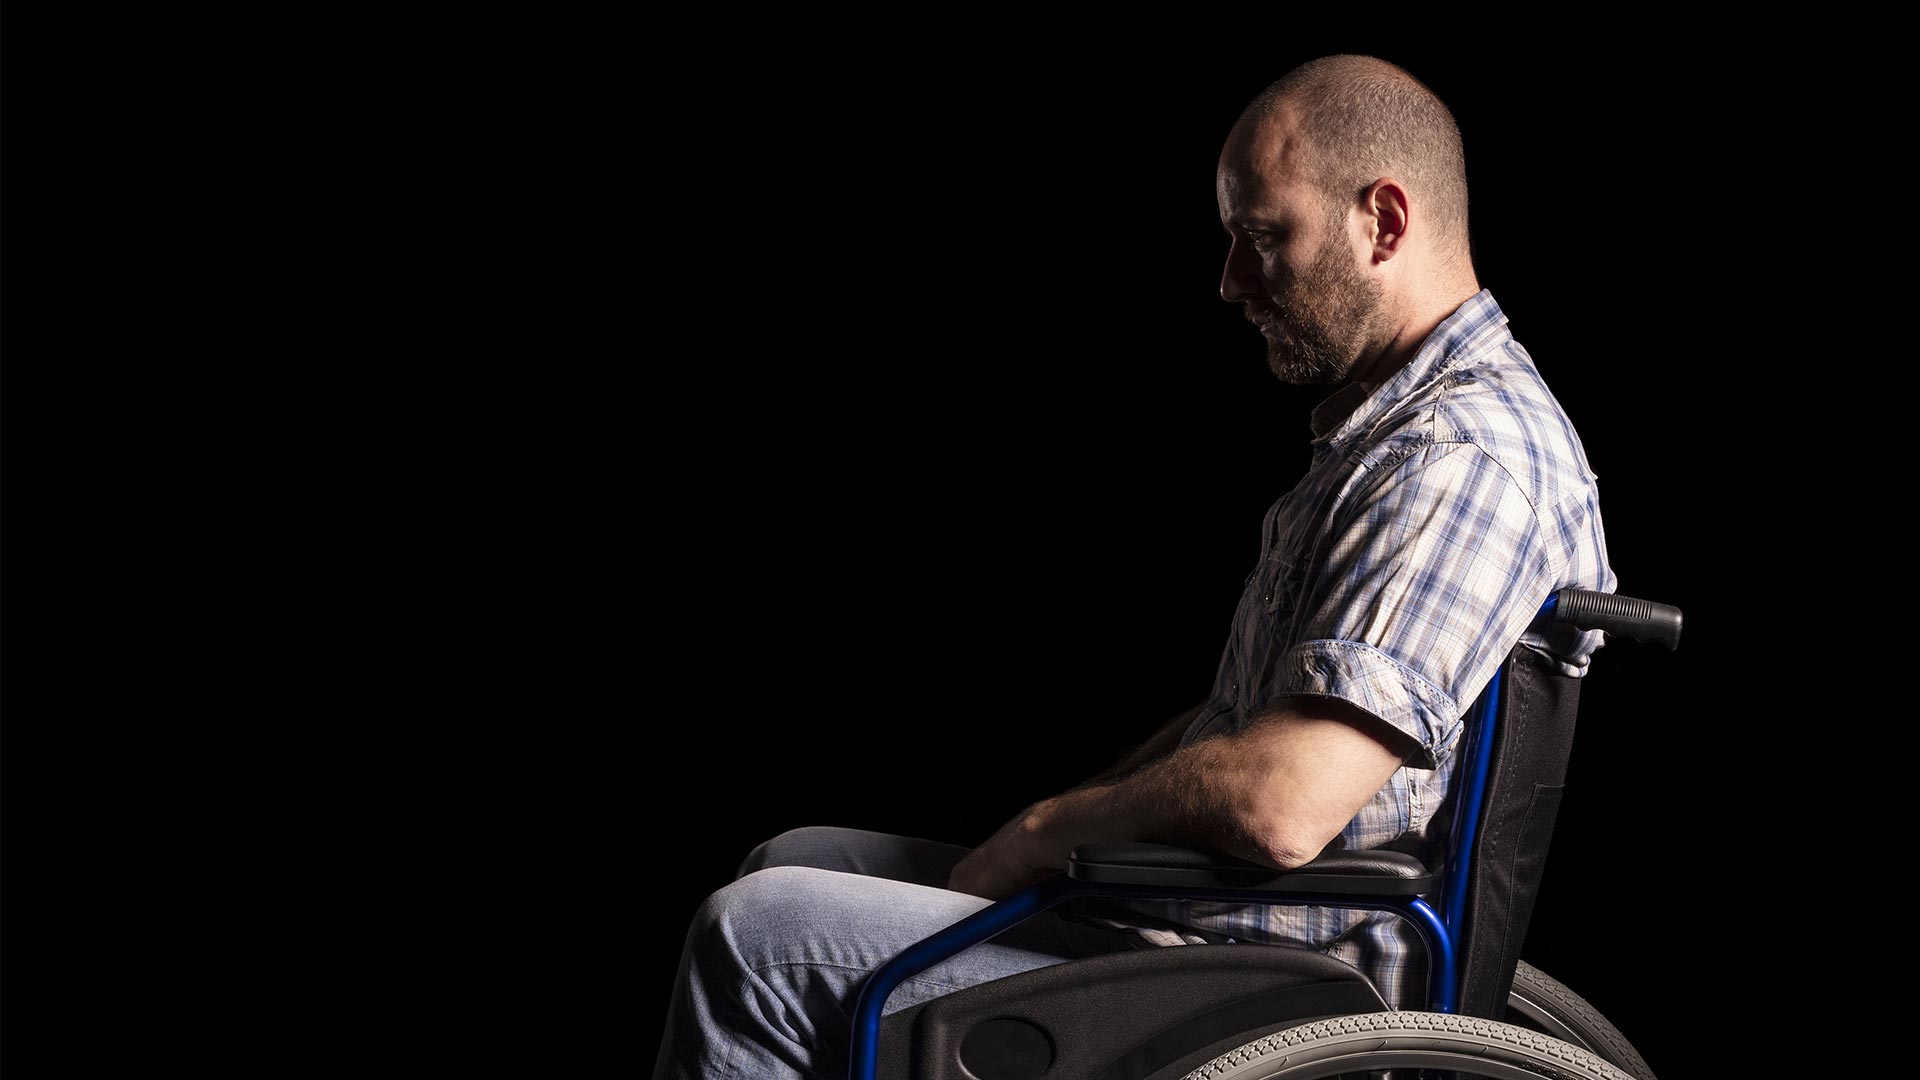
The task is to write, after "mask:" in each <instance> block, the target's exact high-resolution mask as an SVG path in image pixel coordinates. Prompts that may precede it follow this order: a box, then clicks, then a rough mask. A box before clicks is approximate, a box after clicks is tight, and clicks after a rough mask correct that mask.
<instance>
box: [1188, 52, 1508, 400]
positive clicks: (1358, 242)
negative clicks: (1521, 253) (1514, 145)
mask: <svg viewBox="0 0 1920 1080" xmlns="http://www.w3.org/2000/svg"><path fill="white" fill-rule="evenodd" d="M1215 190H1216V194H1217V196H1218V199H1219V203H1220V220H1221V223H1222V224H1223V225H1224V226H1225V227H1226V230H1227V233H1228V235H1229V236H1230V237H1231V238H1232V242H1231V245H1230V246H1229V248H1228V251H1227V265H1226V269H1225V271H1224V273H1223V274H1222V275H1221V279H1220V296H1221V298H1222V299H1224V300H1228V301H1233V302H1237V303H1241V304H1243V305H1245V311H1246V316H1247V318H1248V319H1249V320H1251V321H1253V322H1254V323H1255V324H1257V325H1259V326H1260V327H1261V332H1262V334H1264V335H1265V337H1266V339H1267V363H1268V365H1269V366H1270V367H1272V368H1273V371H1274V374H1276V375H1278V376H1279V377H1280V378H1281V379H1283V380H1285V381H1287V382H1298V383H1309V382H1323V383H1333V382H1339V381H1341V380H1343V379H1346V378H1348V377H1350V376H1361V375H1366V374H1372V373H1377V372H1378V370H1379V368H1380V367H1381V365H1382V364H1383V362H1390V361H1391V360H1392V359H1395V358H1398V359H1404V356H1400V357H1394V356H1393V355H1392V354H1393V353H1395V351H1396V349H1399V350H1400V351H1404V343H1400V344H1398V345H1397V344H1396V342H1397V338H1398V336H1399V335H1400V334H1401V332H1402V331H1403V330H1404V328H1405V327H1406V326H1407V325H1408V323H1409V322H1410V321H1417V320H1419V319H1420V318H1422V317H1424V316H1425V315H1426V314H1427V313H1428V310H1429V309H1432V308H1433V307H1434V305H1435V303H1437V302H1440V301H1438V300H1436V298H1441V297H1453V299H1452V301H1451V302H1452V304H1453V305H1456V306H1457V304H1458V302H1459V299H1460V297H1458V296H1455V295H1454V294H1457V293H1458V292H1459V291H1460V290H1461V289H1462V288H1464V287H1465V286H1466V285H1467V284H1469V283H1471V282H1472V281H1473V264H1472V258H1471V252H1470V248H1469V245H1468V238H1467V181H1466V166H1465V160H1464V157H1463V155H1462V151H1461V144H1460V129H1459V127H1458V126H1457V125H1456V124H1455V123H1454V120H1453V115H1452V113H1451V112H1450V111H1449V110H1448V109H1447V107H1446V105H1445V104H1443V103H1442V102H1441V101H1440V99H1439V98H1437V97H1435V96H1434V94H1433V92H1432V91H1430V90H1428V89H1427V88H1426V87H1425V86H1423V85H1421V83H1420V82H1419V81H1418V80H1417V79H1415V78H1414V77H1413V76H1411V75H1409V74H1407V73H1406V72H1405V71H1403V70H1401V69H1400V68H1398V67H1395V66H1394V65H1392V64H1389V63H1387V62H1386V61H1384V60H1378V59H1375V58H1373V57H1370V56H1328V57H1322V58H1320V59H1318V60H1313V61H1310V62H1308V63H1306V64H1302V65H1301V66H1299V67H1297V68H1295V69H1294V70H1293V71H1291V72H1288V73H1287V74H1286V75H1285V76H1284V77H1283V78H1281V79H1280V80H1279V81H1278V82H1276V83H1274V84H1273V85H1272V86H1269V87H1267V89H1266V90H1264V91H1262V92H1261V94H1260V96H1258V97H1256V98H1254V100H1253V101H1252V102H1251V103H1250V104H1248V106H1247V107H1246V109H1245V110H1244V111H1243V112H1242V113H1241V116H1240V120H1239V122H1238V123H1236V124H1235V125H1234V128H1233V132H1232V133H1231V134H1230V135H1228V137H1227V144H1226V147H1225V148H1224V149H1223V150H1222V151H1221V155H1220V165H1219V170H1218V172H1217V173H1216V189H1215ZM1474 288H1475V289H1477V288H1478V286H1477V285H1474ZM1422 336H1424V334H1423V335H1422ZM1416 344H1417V342H1416Z"/></svg>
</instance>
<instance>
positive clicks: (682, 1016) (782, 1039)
mask: <svg viewBox="0 0 1920 1080" xmlns="http://www.w3.org/2000/svg"><path fill="white" fill-rule="evenodd" d="M968 850H970V849H968V848H964V847H960V846H959V845H957V844H943V843H939V842H938V841H933V840H916V839H913V838H911V837H905V836H893V835H890V834H887V833H877V832H867V831H864V830H860V829H836V828H825V827H816V828H807V829H794V830H792V831H791V832H786V833H782V834H781V835H779V836H776V837H774V838H773V839H772V840H769V841H767V842H766V843H764V844H761V845H760V846H759V847H757V848H755V849H754V850H753V853H752V854H750V855H748V856H747V859H746V862H744V863H742V864H741V866H740V871H739V873H738V875H736V878H735V880H734V882H733V884H731V885H728V886H726V887H725V888H723V889H720V890H719V891H717V892H715V893H714V894H713V895H711V896H709V897H708V898H707V900H706V903H704V904H702V905H701V906H700V910H699V911H698V912H697V913H695V915H694V918H693V925H692V926H691V927H690V928H689V929H688V931H687V939H686V944H685V945H684V946H683V947H682V949H681V953H680V972H679V975H678V977H677V979H678V981H677V982H676V983H675V985H674V991H673V1004H672V1006H671V1008H670V1010H669V1012H668V1015H667V1029H666V1037H665V1039H664V1040H663V1041H662V1043H661V1045H660V1054H659V1057H658V1059H657V1061H656V1063H655V1065H654V1072H653V1075H654V1078H655V1080H692V1078H701V1080H717V1078H719V1077H727V1078H730V1080H731V1078H756V1080H757V1078H761V1077H768V1078H772V1077H782V1078H785V1077H821V1078H832V1080H839V1078H841V1077H844V1076H846V1074H847V1043H848V1040H849V1038H850V1034H851V1031H852V1027H853V1002H854V996H855V995H856V994H858V993H859V990H860V983H861V980H863V979H864V978H866V976H867V974H868V973H869V972H871V971H872V970H873V969H874V968H876V967H879V966H880V965H881V964H884V963H886V962H887V961H888V960H891V959H893V957H894V956H895V955H897V954H898V953H899V952H900V951H901V950H903V949H905V948H906V947H907V946H909V945H911V944H913V943H914V942H916V941H919V940H920V939H921V938H924V937H926V936H927V935H929V934H932V933H934V932H935V931H937V930H940V929H941V928H943V927H946V926H950V925H952V924H953V923H955V922H958V921H959V920H961V919H963V918H965V917H966V916H968V915H971V914H973V913H974V912H976V911H979V910H980V909H981V908H984V907H986V906H988V904H990V903H991V901H988V900H985V899H982V898H981V897H978V896H969V895H967V894H966V893H956V892H949V891H948V890H947V889H946V888H945V885H946V882H947V875H948V873H949V872H950V871H951V870H952V869H953V866H954V864H955V863H957V862H959V861H960V859H961V858H962V857H963V856H965V855H966V854H967V852H968ZM1142 947H1146V948H1154V947H1157V946H1153V945H1149V944H1146V943H1145V942H1144V939H1141V938H1139V937H1138V936H1137V935H1133V934H1128V933H1125V932H1123V931H1118V930H1109V929H1106V928H1104V927H1100V926H1093V925H1089V924H1085V923H1078V922H1074V921H1072V920H1070V919H1063V918H1061V917H1060V915H1059V913H1058V912H1057V911H1045V912H1041V913H1040V914H1039V915H1036V916H1034V917H1033V918H1031V919H1028V920H1027V921H1025V922H1023V923H1021V924H1019V925H1018V926H1015V927H1012V928H1011V929H1008V930H1006V931H1004V932H1002V933H1001V934H999V935H998V936H997V937H995V938H993V939H992V940H990V941H986V942H982V943H981V944H978V945H975V946H973V947H972V948H969V949H966V950H964V951H962V952H961V953H960V954H959V955H957V956H954V957H951V958H949V959H947V960H945V961H942V962H941V963H939V964H935V965H934V966H933V967H930V968H928V969H927V970H926V971H924V972H922V973H920V974H919V975H917V976H914V977H913V978H911V979H907V980H906V981H904V982H902V983H901V984H900V986H899V987H898V988H897V989H895V990H894V992H893V996H892V997H890V998H888V999H887V1004H886V1007H885V1009H884V1010H883V1011H884V1012H888V1013H891V1012H897V1011H899V1010H901V1009H904V1008H906V1007H908V1006H910V1005H914V1004H917V1003H919V1002H922V1001H926V1000H928V999H930V998H936V997H940V996H942V995H944V994H947V993H951V992H952V991H954V990H958V989H961V988H963V987H968V986H973V985H975V984H977V983H983V982H988V981H990V980H993V979H999V978H1003V977H1005V976H1008V975H1013V974H1017V973H1019V972H1022V971H1028V970H1031V969H1033V968H1037V967H1045V966H1047V965H1049V964H1057V963H1060V962H1061V961H1063V960H1071V959H1077V958H1079V957H1083V956H1094V955H1098V954H1101V953H1109V952H1118V951H1122V950H1126V949H1133V948H1142Z"/></svg>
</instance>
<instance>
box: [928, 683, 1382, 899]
mask: <svg viewBox="0 0 1920 1080" xmlns="http://www.w3.org/2000/svg"><path fill="white" fill-rule="evenodd" d="M1176 726H1177V725H1169V728H1173V727H1176ZM1166 734H1167V732H1166V731H1164V730H1163V731H1162V732H1161V734H1160V735H1157V736H1155V740H1154V741H1158V740H1159V739H1160V738H1161V737H1162V736H1164V735H1166ZM1174 741H1175V742H1178V735H1177V734H1176V735H1175V736H1174ZM1148 745H1149V746H1150V745H1152V743H1151V742H1150V743H1149V744H1148ZM1147 749H1148V746H1142V747H1141V748H1139V750H1137V751H1136V752H1135V754H1133V755H1129V759H1132V758H1134V757H1137V756H1144V753H1145V751H1147ZM1417 749H1418V745H1417V744H1415V743H1414V742H1413V741H1412V740H1411V739H1410V738H1409V737H1408V736H1406V735H1404V734H1401V733H1400V732H1398V731H1397V730H1396V729H1393V728H1390V727H1388V726H1387V725H1386V724H1385V723H1384V722H1382V721H1380V720H1378V719H1377V718H1374V717H1373V716H1371V714H1368V713H1365V712H1362V711H1361V710H1359V709H1358V708H1357V707H1356V706H1353V705H1352V704H1350V703H1348V702H1345V701H1342V700H1340V699H1337V698H1327V697H1312V696H1308V697H1301V698H1297V699H1289V700H1288V701H1287V703H1286V704H1285V705H1284V706H1279V707H1276V708H1275V709H1273V710H1270V711H1269V712H1267V713H1264V714H1262V715H1261V716H1259V717H1256V718H1254V719H1253V720H1251V721H1249V722H1248V723H1246V724H1244V725H1242V726H1241V727H1240V728H1238V729H1237V730H1235V731H1233V732H1232V733H1230V734H1219V735H1214V736H1212V737H1210V738H1206V739H1202V740H1200V741H1199V742H1195V743H1189V744H1188V745H1186V746H1181V747H1179V748H1177V749H1175V750H1173V751H1172V752H1171V753H1168V754H1166V755H1165V756H1163V757H1160V758H1159V759H1158V760H1154V761H1151V762H1149V763H1147V764H1145V765H1141V766H1139V767H1138V768H1135V769H1134V770H1133V771H1131V772H1129V773H1127V774H1126V775H1125V776H1124V777H1123V778H1121V779H1118V780H1110V781H1108V782H1105V783H1093V782H1089V783H1088V784H1085V785H1082V786H1080V787H1077V788H1074V789H1073V790H1071V791H1068V792H1064V793H1062V794H1060V795H1055V796H1054V797H1052V798H1050V799H1042V800H1041V801H1039V802H1037V803H1034V804H1033V805H1032V806H1030V807H1028V808H1027V810H1026V811H1025V812H1023V813H1022V814H1020V815H1018V816H1016V817H1015V818H1014V819H1013V820H1012V821H1009V822H1008V823H1007V824H1006V825H1005V826H1003V827H1002V828H1001V830H1000V831H999V832H997V833H995V834H994V835H993V836H991V837H989V838H988V839H987V840H986V842H985V843H983V844H981V845H980V846H979V847H977V848H975V849H974V850H973V851H972V852H970V853H968V855H967V856H966V857H965V858H964V859H962V860H961V861H960V862H959V863H958V864H957V865H956V866H955V867H954V871H953V874H952V876H951V878H950V879H949V882H948V886H947V887H948V888H950V889H954V890H956V891H959V892H967V893H972V894H973V895H975V896H984V897H987V898H988V899H999V898H1001V897H1004V896H1007V895H1010V894H1011V893H1012V892H1013V891H1014V890H1016V889H1020V888H1023V887H1025V886H1027V885H1030V884H1032V883H1033V882H1034V881H1037V880H1039V879H1040V878H1041V877H1044V876H1046V875H1047V874H1048V873H1051V872H1054V871H1058V870H1064V869H1066V867H1067V858H1068V855H1069V854H1070V853H1071V852H1072V851H1073V849H1074V848H1076V847H1079V846H1081V845H1082V844H1092V843H1099V842H1102V841H1127V840H1143V841H1154V842H1159V843H1167V844H1183V845H1186V846H1189V847H1202V848H1211V849H1213V850H1215V851H1219V852H1222V853H1225V854H1227V855H1233V856H1236V857H1238V858H1242V859H1246V860H1248V861H1250V862H1257V863H1263V864H1265V865H1268V866H1274V867H1279V868H1282V869H1291V868H1293V867H1296V866H1299V865H1301V864H1302V863H1305V862H1307V861H1309V860H1311V859H1312V858H1314V857H1315V856H1316V855H1318V854H1319V853H1320V852H1321V851H1322V850H1323V849H1324V848H1325V847H1326V845H1327V844H1328V843H1330V842H1332V840H1333V839H1334V837H1335V836H1336V835H1338V834H1339V832H1340V830H1341V829H1342V828H1344V827H1345V826H1346V825H1347V824H1348V823H1349V822H1351V821H1352V820H1353V816H1354V815H1355V814H1357V813H1359V811H1360V808H1361V807H1362V806H1364V805H1366V803H1367V800H1369V799H1371V798H1372V797H1373V796H1374V795H1375V794H1376V793H1377V792H1379V790H1380V789H1381V788H1382V787H1383V786H1385V784H1386V783H1387V781H1388V780H1389V779H1390V778H1391V777H1392V776H1393V772H1394V770H1395V769H1398V768H1399V767H1400V765H1401V763H1402V762H1404V761H1405V760H1406V759H1407V757H1408V755H1409V754H1410V753H1412V752H1413V751H1414V750H1417ZM1125 764H1127V762H1126V761H1123V762H1121V765H1122V766H1124V765H1125ZM1109 771H1113V770H1109Z"/></svg>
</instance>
